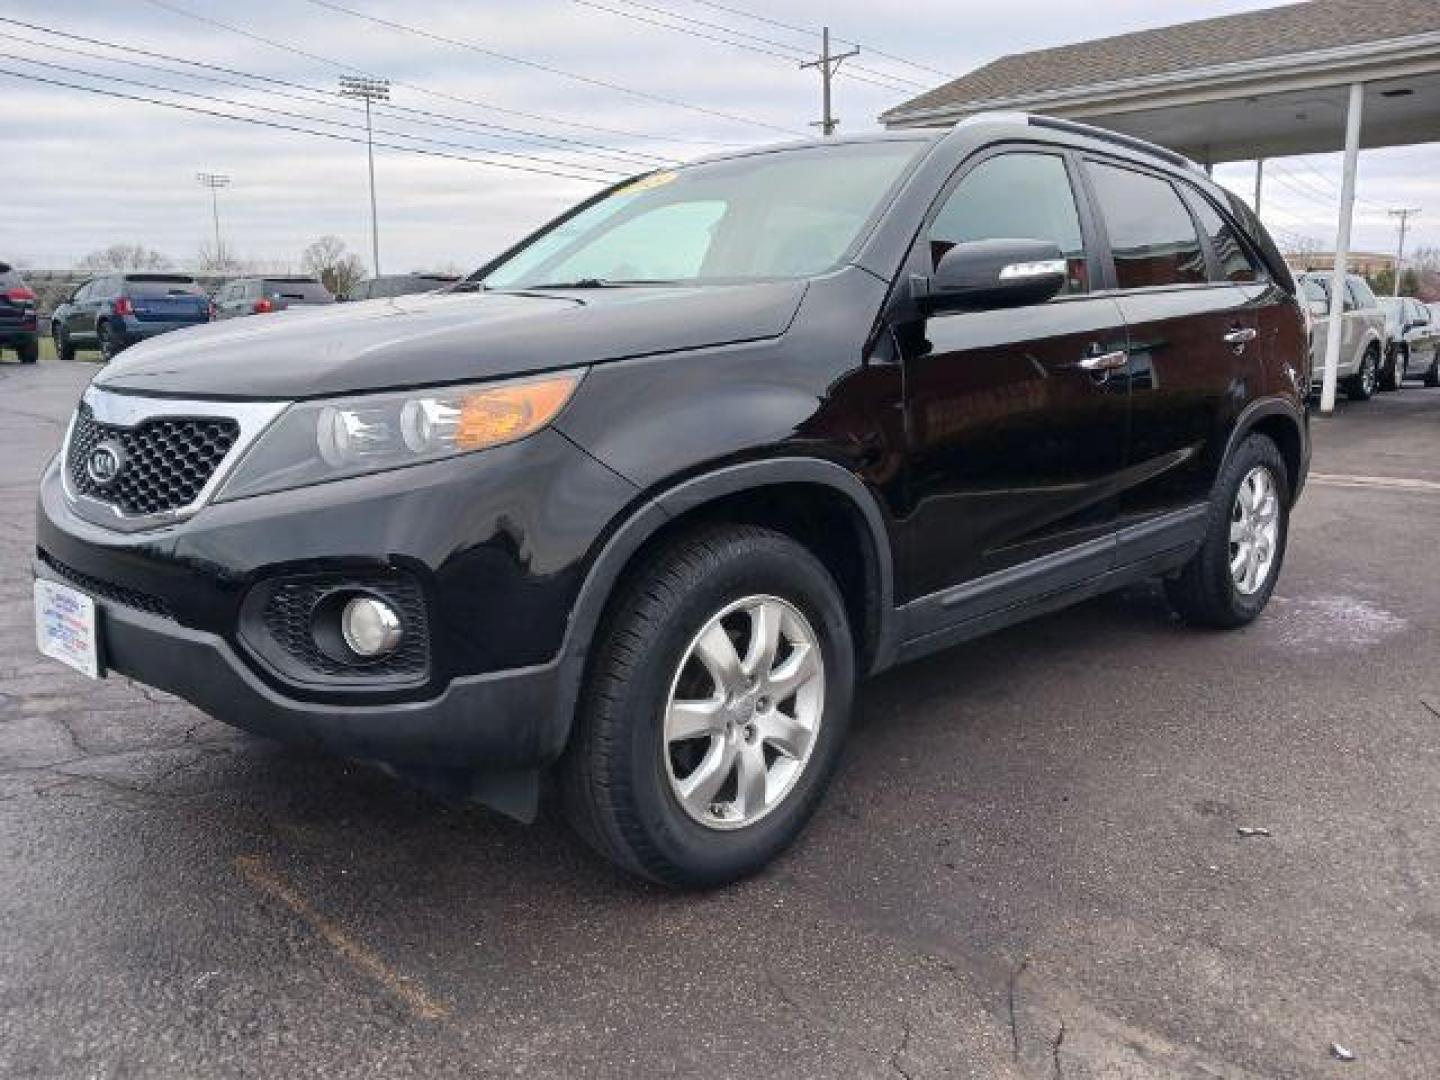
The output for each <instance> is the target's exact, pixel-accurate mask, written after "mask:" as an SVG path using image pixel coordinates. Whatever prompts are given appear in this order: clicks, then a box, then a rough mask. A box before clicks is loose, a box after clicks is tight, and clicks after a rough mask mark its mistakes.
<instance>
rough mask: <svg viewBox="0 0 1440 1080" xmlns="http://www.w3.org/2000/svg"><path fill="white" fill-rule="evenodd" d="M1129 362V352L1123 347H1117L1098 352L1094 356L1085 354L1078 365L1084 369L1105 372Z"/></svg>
mask: <svg viewBox="0 0 1440 1080" xmlns="http://www.w3.org/2000/svg"><path fill="white" fill-rule="evenodd" d="M1129 362H1130V354H1129V353H1127V352H1126V351H1125V350H1124V349H1117V350H1116V351H1114V352H1107V353H1099V354H1097V355H1095V356H1087V357H1085V359H1083V360H1081V361H1080V364H1079V367H1080V368H1082V369H1083V370H1085V371H1092V372H1107V371H1114V370H1115V369H1116V368H1122V367H1124V366H1125V365H1126V364H1128V363H1129Z"/></svg>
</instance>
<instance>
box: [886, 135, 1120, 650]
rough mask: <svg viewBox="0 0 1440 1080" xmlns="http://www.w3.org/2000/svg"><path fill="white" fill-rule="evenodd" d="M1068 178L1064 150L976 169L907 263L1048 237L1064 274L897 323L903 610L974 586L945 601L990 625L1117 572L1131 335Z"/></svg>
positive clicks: (929, 262)
mask: <svg viewBox="0 0 1440 1080" xmlns="http://www.w3.org/2000/svg"><path fill="white" fill-rule="evenodd" d="M1072 174H1073V166H1072V165H1071V164H1070V162H1069V161H1067V158H1066V156H1065V155H1064V154H1062V153H1059V152H1049V151H1039V150H1029V149H1027V150H1018V149H1017V150H1001V151H998V152H995V153H992V154H991V155H989V156H987V157H985V158H983V159H981V160H979V161H978V162H972V163H970V164H968V165H967V166H966V167H964V168H963V169H962V171H961V173H960V175H959V177H958V179H957V180H956V181H954V182H953V187H952V189H951V190H950V192H949V194H948V195H947V196H946V197H945V198H944V199H943V200H942V201H941V203H940V205H939V207H938V209H937V210H936V211H935V212H934V213H933V214H932V216H931V220H930V221H929V222H928V223H927V225H926V226H925V228H924V229H922V231H921V235H920V239H919V241H918V242H917V243H918V246H917V249H916V251H915V252H913V253H912V259H911V263H910V266H911V268H913V269H914V270H916V272H924V273H929V272H932V271H933V269H934V265H935V263H937V262H938V261H939V258H940V256H942V255H943V254H944V253H945V252H946V251H947V250H949V248H950V247H951V246H953V245H954V244H957V243H961V242H965V241H971V240H986V239H1035V240H1048V241H1051V242H1053V243H1055V244H1056V245H1058V246H1059V248H1060V250H1061V251H1062V252H1063V253H1064V254H1065V256H1066V260H1067V263H1068V266H1069V269H1068V274H1067V283H1066V286H1065V289H1064V291H1063V292H1062V293H1061V294H1060V295H1059V296H1057V297H1055V298H1054V299H1052V300H1050V301H1047V302H1046V303H1043V304H1038V305H1033V306H1029V307H1023V308H1008V309H1004V310H995V311H964V312H953V313H947V314H939V315H934V316H931V317H929V318H927V319H921V320H919V321H918V322H915V323H913V324H911V325H908V326H900V327H897V334H896V336H897V339H898V340H899V341H900V343H901V348H902V353H903V356H904V371H905V395H906V414H907V427H908V455H909V465H910V469H909V483H908V491H907V500H906V501H907V508H908V513H907V515H906V520H905V523H904V526H903V535H902V545H903V546H902V566H901V582H900V589H899V592H900V594H901V596H900V598H901V599H902V600H913V599H916V598H919V597H925V596H927V595H930V594H937V593H940V592H942V591H946V590H953V589H955V587H957V586H970V587H967V588H964V589H960V590H959V592H960V593H962V594H964V595H963V599H964V604H963V605H961V604H960V598H959V597H947V598H945V600H944V601H943V606H945V607H946V608H948V609H949V610H950V611H951V613H952V614H953V613H954V611H955V610H956V609H957V608H958V607H960V606H963V607H964V608H965V609H966V611H967V613H968V614H972V615H981V614H984V613H985V612H986V611H988V610H993V609H995V608H999V607H1002V606H1008V605H1009V604H1011V603H1015V602H1018V601H1020V600H1023V599H1026V598H1027V590H1030V591H1032V592H1033V591H1034V589H1041V590H1046V589H1049V588H1052V587H1054V586H1055V585H1056V584H1060V585H1063V584H1065V583H1068V582H1069V581H1071V580H1075V579H1079V578H1083V577H1090V576H1094V575H1095V574H1098V573H1103V572H1104V571H1105V570H1108V569H1109V568H1110V566H1111V564H1112V561H1113V544H1112V538H1111V534H1112V531H1113V528H1114V524H1115V516H1116V499H1115V495H1116V490H1115V484H1116V480H1117V476H1118V474H1119V472H1120V470H1121V467H1122V465H1123V462H1124V456H1125V421H1126V397H1127V390H1126V385H1125V381H1124V380H1123V379H1115V378H1113V377H1112V373H1113V371H1114V370H1115V368H1116V365H1117V364H1121V363H1123V361H1124V357H1125V350H1126V341H1125V331H1124V324H1123V320H1122V318H1121V314H1120V311H1119V308H1118V307H1117V305H1116V303H1115V301H1114V300H1113V299H1110V298H1104V297H1098V296H1094V295H1092V294H1091V281H1092V280H1093V266H1092V262H1091V257H1090V255H1089V253H1090V252H1091V251H1093V247H1092V246H1091V245H1090V244H1087V239H1088V230H1087V229H1086V228H1084V227H1083V226H1082V221H1084V220H1085V219H1084V218H1083V217H1082V214H1081V211H1080V209H1079V203H1078V202H1077V200H1076V198H1075V195H1074V188H1073V185H1072ZM1032 570H1033V571H1035V572H1034V573H1033V574H1032V573H1031V572H1030V571H1032ZM1005 571H1011V572H1010V573H1004V572H1005ZM982 579H983V580H982ZM992 586H994V587H992ZM1031 586H1033V589H1032V588H1031ZM936 617H937V618H942V619H943V618H945V617H946V616H945V615H944V614H943V613H940V612H938V611H937V612H936ZM914 629H916V630H917V631H921V632H923V631H924V630H925V629H926V628H923V627H915V628H914Z"/></svg>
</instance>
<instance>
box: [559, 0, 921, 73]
mask: <svg viewBox="0 0 1440 1080" xmlns="http://www.w3.org/2000/svg"><path fill="white" fill-rule="evenodd" d="M575 2H576V3H578V4H583V5H584V6H585V7H591V8H596V9H598V10H600V11H606V12H609V13H610V14H612V15H619V16H620V17H621V18H625V19H635V20H637V21H638V22H643V23H648V24H649V25H651V26H658V27H662V28H664V29H666V30H674V31H676V32H677V33H683V34H689V35H691V36H692V37H699V38H704V39H705V40H707V41H718V42H720V43H721V44H723V45H731V46H734V47H735V48H738V49H749V50H750V51H752V52H758V53H764V54H766V55H767V56H778V57H780V58H781V59H782V60H797V59H799V56H796V55H791V53H798V54H799V55H801V56H803V55H808V54H807V53H806V51H805V50H804V49H802V48H801V47H800V46H798V45H789V44H786V43H785V42H783V41H776V40H774V39H773V38H766V37H760V36H758V35H756V34H751V33H748V32H746V31H744V30H737V29H735V28H734V27H731V26H724V25H722V24H720V23H712V22H707V21H706V20H704V19H697V18H695V17H694V16H693V15H685V14H683V13H681V12H678V11H675V10H673V9H671V8H667V7H662V6H660V5H658V4H647V3H644V2H642V0H619V2H620V3H623V4H625V5H627V6H629V7H633V8H641V9H642V10H644V11H653V12H655V13H657V14H659V15H662V16H664V17H665V18H667V19H673V20H675V21H676V22H678V23H680V24H681V25H679V26H676V25H673V24H671V23H666V22H659V21H657V20H655V19H647V18H645V17H644V16H641V15H636V14H634V13H633V12H629V11H622V10H619V9H617V8H612V7H606V6H604V5H602V4H598V3H595V2H594V0H575ZM696 26H702V27H705V28H707V29H710V30H719V31H721V32H722V33H726V34H731V35H734V36H735V37H741V38H747V39H749V40H750V41H758V42H760V43H761V44H762V45H768V46H771V48H768V49H767V48H762V47H758V46H754V45H747V44H745V43H743V42H739V41H728V40H726V39H724V38H718V37H713V36H711V35H709V34H704V33H701V32H699V31H697V30H694V29H693V27H696ZM774 49H789V50H791V53H777V52H775V51H773V50H774ZM850 55H854V53H853V52H852V53H851V54H850ZM845 74H846V75H847V76H849V77H851V78H853V79H856V80H857V81H859V82H863V83H869V84H870V85H872V86H881V87H884V88H885V89H887V90H901V89H903V88H904V87H907V86H908V87H909V88H911V89H920V90H927V89H929V87H928V86H927V85H926V84H925V83H921V82H915V81H914V80H913V79H907V78H905V77H903V76H900V75H892V74H890V73H889V72H884V71H876V70H874V69H873V68H867V67H863V66H861V65H859V64H852V65H850V67H849V68H847V69H846V70H845Z"/></svg>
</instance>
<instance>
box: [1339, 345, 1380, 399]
mask: <svg viewBox="0 0 1440 1080" xmlns="http://www.w3.org/2000/svg"><path fill="white" fill-rule="evenodd" d="M1379 367H1380V350H1379V349H1377V348H1376V347H1375V346H1374V345H1372V346H1370V348H1368V349H1366V350H1365V355H1364V356H1363V357H1362V358H1361V360H1360V370H1359V371H1357V372H1356V373H1355V374H1354V375H1352V376H1350V378H1349V380H1348V381H1347V382H1346V384H1345V393H1346V394H1348V395H1349V396H1350V400H1351V401H1369V400H1370V399H1371V398H1372V397H1374V396H1375V387H1376V385H1377V383H1378V380H1379V376H1378V374H1377V373H1378V371H1379Z"/></svg>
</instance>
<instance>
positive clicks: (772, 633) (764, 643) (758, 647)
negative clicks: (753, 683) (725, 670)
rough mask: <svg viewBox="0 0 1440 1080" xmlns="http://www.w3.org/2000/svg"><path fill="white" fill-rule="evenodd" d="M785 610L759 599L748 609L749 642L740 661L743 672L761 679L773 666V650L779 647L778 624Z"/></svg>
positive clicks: (783, 616)
mask: <svg viewBox="0 0 1440 1080" xmlns="http://www.w3.org/2000/svg"><path fill="white" fill-rule="evenodd" d="M784 618H785V612H784V610H783V609H782V608H781V607H780V605H779V604H776V603H772V602H770V601H761V602H760V603H758V604H756V605H755V606H754V607H753V608H751V609H750V644H749V646H748V647H747V648H746V650H745V659H744V660H742V661H741V662H740V666H741V667H742V668H744V670H745V674H746V675H747V676H749V677H750V678H752V679H763V678H765V676H767V675H769V674H770V669H771V668H772V667H774V666H775V651H776V650H777V649H778V648H779V647H780V624H781V622H782V621H783V620H784Z"/></svg>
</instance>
